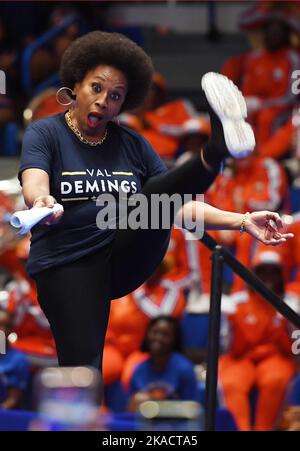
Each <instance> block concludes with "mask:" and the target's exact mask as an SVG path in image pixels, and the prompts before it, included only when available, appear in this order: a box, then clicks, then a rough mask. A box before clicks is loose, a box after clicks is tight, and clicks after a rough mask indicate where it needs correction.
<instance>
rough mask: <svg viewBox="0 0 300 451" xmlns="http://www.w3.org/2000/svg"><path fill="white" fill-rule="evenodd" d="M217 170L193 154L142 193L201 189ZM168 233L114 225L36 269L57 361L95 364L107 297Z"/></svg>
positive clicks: (141, 276)
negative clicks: (60, 262)
mask: <svg viewBox="0 0 300 451" xmlns="http://www.w3.org/2000/svg"><path fill="white" fill-rule="evenodd" d="M217 172H218V168H216V171H215V172H214V173H211V172H208V171H207V170H206V169H205V167H204V166H203V164H202V162H201V159H200V158H199V156H197V157H194V158H193V159H191V160H190V161H188V162H187V163H185V164H184V165H183V166H181V167H178V168H175V169H173V170H171V171H169V172H167V173H166V174H163V175H160V176H157V177H153V178H151V179H150V180H149V181H148V182H147V183H146V184H145V186H144V188H143V190H142V193H143V194H145V195H146V196H150V195H151V194H153V193H155V194H161V193H167V194H170V195H171V194H174V193H179V194H181V195H183V194H197V193H204V192H205V191H206V190H207V189H208V188H209V186H210V185H211V183H212V182H213V180H214V178H215V176H216V175H217ZM169 239H170V230H163V229H159V230H151V229H148V230H143V229H138V230H132V229H126V230H118V231H117V233H116V237H115V239H114V241H113V242H112V243H110V244H108V245H107V246H105V247H103V248H101V249H100V250H98V251H97V252H95V253H94V254H91V255H88V256H86V257H83V258H81V259H79V260H77V261H75V262H72V263H69V264H67V265H64V266H60V267H53V268H50V269H47V270H45V271H42V272H40V273H38V274H37V275H36V277H35V279H36V284H37V290H38V299H39V303H40V305H41V307H42V309H43V311H44V313H45V315H46V317H47V318H48V320H49V323H50V326H51V330H52V333H53V336H54V339H55V342H56V348H57V354H58V360H59V364H60V365H61V366H76V365H92V366H95V367H97V368H99V369H101V364H102V353H103V346H104V340H105V334H106V329H107V323H108V317H109V310H110V302H111V300H112V299H115V298H119V297H121V296H124V295H125V294H128V293H130V292H131V291H133V290H134V289H135V288H137V287H138V286H140V285H141V284H142V283H143V282H144V281H145V280H146V279H147V278H148V277H149V276H150V275H151V274H152V273H153V272H154V270H155V268H156V267H157V266H158V265H159V263H160V262H161V260H162V259H163V257H164V255H165V252H166V250H167V248H168V243H169ZM129 256H130V258H129ZM129 262H134V265H132V264H131V265H130V264H129Z"/></svg>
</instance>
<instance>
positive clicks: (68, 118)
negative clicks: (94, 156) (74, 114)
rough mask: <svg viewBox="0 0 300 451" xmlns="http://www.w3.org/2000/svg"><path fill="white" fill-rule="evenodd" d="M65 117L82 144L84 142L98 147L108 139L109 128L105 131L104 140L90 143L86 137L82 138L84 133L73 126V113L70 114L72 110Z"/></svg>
mask: <svg viewBox="0 0 300 451" xmlns="http://www.w3.org/2000/svg"><path fill="white" fill-rule="evenodd" d="M65 117H66V121H67V124H68V126H69V127H70V129H71V130H72V131H73V132H74V133H75V135H76V136H77V138H78V139H79V140H80V141H81V142H83V143H84V144H88V145H89V146H98V145H100V144H102V143H103V142H104V141H105V140H106V138H107V128H106V129H105V133H104V136H102V138H101V139H100V140H99V141H94V142H93V141H88V140H87V139H86V138H84V136H82V133H81V132H80V131H79V130H78V128H77V127H76V126H75V125H74V124H73V122H72V119H71V112H70V110H69V111H67V112H66V114H65Z"/></svg>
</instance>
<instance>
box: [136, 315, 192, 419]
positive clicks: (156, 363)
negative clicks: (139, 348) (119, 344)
mask: <svg viewBox="0 0 300 451" xmlns="http://www.w3.org/2000/svg"><path fill="white" fill-rule="evenodd" d="M180 344H181V340H180V328H179V324H178V323H177V321H176V320H175V319H174V318H172V317H169V316H159V317H157V318H154V319H153V320H152V321H151V322H150V324H149V326H148V330H147V333H146V337H145V343H144V346H145V347H144V350H145V351H147V352H149V357H148V358H147V359H146V360H145V361H144V362H142V363H140V364H139V365H138V366H137V367H136V368H135V370H134V373H133V376H132V379H131V381H130V384H129V394H130V396H131V398H130V401H129V405H128V409H129V410H130V411H135V410H137V409H138V406H139V404H140V403H141V402H144V401H147V400H165V399H181V400H193V401H196V400H197V380H196V375H195V371H194V368H193V365H192V363H191V362H190V361H189V360H188V359H187V358H186V357H184V356H183V355H182V354H181V353H180Z"/></svg>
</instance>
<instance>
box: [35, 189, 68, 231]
mask: <svg viewBox="0 0 300 451" xmlns="http://www.w3.org/2000/svg"><path fill="white" fill-rule="evenodd" d="M56 203H57V202H56V200H55V198H54V197H53V196H50V195H47V196H39V197H37V198H36V199H35V200H34V202H33V207H37V208H40V207H48V208H53V207H54V204H56ZM63 213H64V212H63V211H62V210H59V211H56V212H53V213H52V214H51V215H49V216H47V218H45V219H43V221H41V222H40V224H43V225H52V224H57V223H58V221H59V220H60V219H61V217H62V215H63Z"/></svg>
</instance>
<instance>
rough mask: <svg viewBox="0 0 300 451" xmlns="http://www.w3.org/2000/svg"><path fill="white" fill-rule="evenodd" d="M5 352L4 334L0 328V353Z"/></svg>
mask: <svg viewBox="0 0 300 451" xmlns="http://www.w3.org/2000/svg"><path fill="white" fill-rule="evenodd" d="M1 354H6V336H5V333H4V332H3V330H0V355H1Z"/></svg>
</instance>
